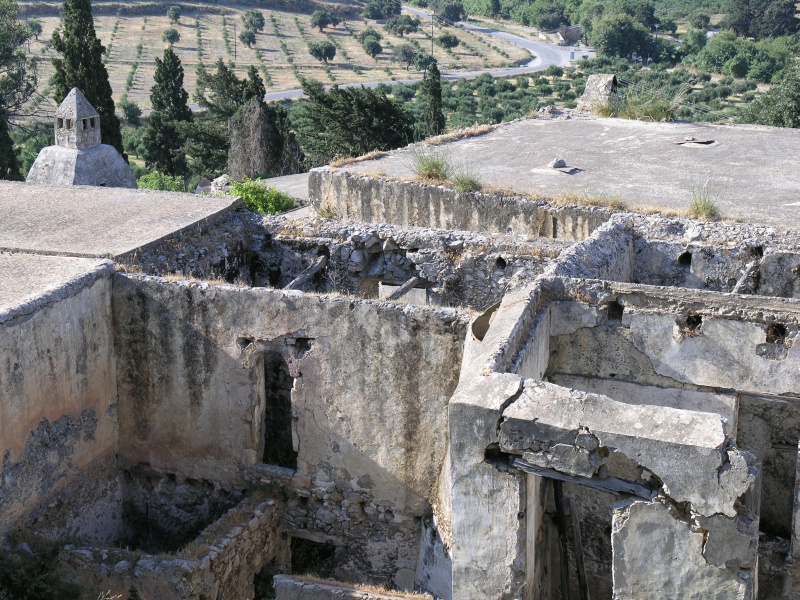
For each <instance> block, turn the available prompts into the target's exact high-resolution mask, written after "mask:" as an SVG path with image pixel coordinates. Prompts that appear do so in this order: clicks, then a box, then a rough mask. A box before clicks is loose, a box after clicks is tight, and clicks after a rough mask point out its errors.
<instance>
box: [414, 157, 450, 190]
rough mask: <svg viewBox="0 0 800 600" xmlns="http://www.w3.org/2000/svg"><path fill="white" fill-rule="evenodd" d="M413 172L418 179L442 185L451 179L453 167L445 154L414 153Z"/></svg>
mask: <svg viewBox="0 0 800 600" xmlns="http://www.w3.org/2000/svg"><path fill="white" fill-rule="evenodd" d="M412 170H413V171H414V175H416V177H417V179H420V180H422V181H426V182H437V183H441V182H444V181H447V180H448V179H449V178H450V174H451V172H452V170H453V167H452V165H451V164H450V161H449V159H448V158H447V156H445V155H444V153H442V152H436V151H423V152H414V154H413V157H412Z"/></svg>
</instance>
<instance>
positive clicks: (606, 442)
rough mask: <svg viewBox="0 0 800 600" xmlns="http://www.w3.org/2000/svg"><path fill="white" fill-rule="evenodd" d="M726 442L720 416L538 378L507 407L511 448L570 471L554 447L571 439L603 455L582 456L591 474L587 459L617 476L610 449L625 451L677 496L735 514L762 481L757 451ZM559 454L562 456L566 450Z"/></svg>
mask: <svg viewBox="0 0 800 600" xmlns="http://www.w3.org/2000/svg"><path fill="white" fill-rule="evenodd" d="M587 434H588V435H587ZM726 443H727V442H726V435H725V432H724V431H723V428H722V423H721V421H720V418H719V415H717V414H713V413H705V412H697V411H689V410H681V409H675V408H670V407H664V406H648V405H642V406H636V405H631V404H626V403H623V402H617V401H615V400H612V399H611V398H608V397H607V396H602V395H600V394H590V393H585V392H580V391H577V390H570V389H567V388H562V387H560V386H557V385H553V384H549V383H543V382H536V381H531V380H526V381H525V387H524V389H523V391H522V393H521V394H520V396H519V398H518V399H517V400H516V401H514V402H513V403H512V404H511V405H510V406H508V407H507V408H506V409H505V410H504V411H503V420H502V423H501V424H500V448H501V450H503V451H505V452H510V453H514V454H521V453H524V452H526V451H530V452H532V453H539V454H538V459H540V460H539V463H540V464H544V466H547V467H549V468H554V469H557V470H563V471H564V472H567V473H571V472H572V471H571V470H570V469H572V470H573V471H574V468H573V467H572V466H570V465H571V462H570V461H564V460H555V459H553V456H554V454H555V453H554V449H555V450H558V449H559V447H560V446H562V445H571V446H574V447H576V448H577V449H579V450H581V449H583V450H586V451H587V452H589V453H590V454H591V453H596V454H597V455H598V456H599V457H600V459H601V460H600V461H590V460H589V459H588V458H585V460H583V463H582V465H581V469H582V470H581V474H582V475H584V476H585V475H587V472H586V468H587V465H597V468H598V470H597V472H598V473H599V469H600V468H602V465H605V466H606V468H607V469H612V472H611V473H610V475H612V476H613V475H614V472H613V464H612V463H610V462H608V460H607V458H608V456H610V455H609V454H608V452H609V451H610V452H611V453H619V454H621V455H623V456H624V457H627V459H628V460H629V461H631V462H632V463H633V464H635V465H638V468H639V469H640V471H641V472H642V473H643V471H642V470H643V469H646V470H647V471H649V472H650V473H653V474H655V476H656V477H658V479H659V480H660V481H661V482H663V487H662V490H663V492H664V493H665V494H667V495H668V496H669V497H671V498H672V499H673V500H675V501H676V502H690V503H691V505H692V510H693V511H695V512H697V513H699V514H701V515H707V516H710V515H713V514H716V513H722V514H725V515H728V516H731V517H732V516H735V515H736V514H737V508H736V506H735V503H736V500H737V498H738V497H739V496H740V495H742V494H744V493H745V492H747V491H748V490H749V489H750V488H751V487H752V486H753V485H754V483H755V480H756V476H757V467H756V466H754V463H753V460H752V459H753V457H752V456H751V455H750V454H749V453H746V452H740V451H738V450H736V449H735V448H730V447H728V446H727V445H726ZM598 446H600V447H604V448H605V449H606V450H603V451H600V450H599V449H598ZM558 454H560V455H562V456H563V455H564V452H563V449H560V450H559V451H558ZM542 461H544V462H542Z"/></svg>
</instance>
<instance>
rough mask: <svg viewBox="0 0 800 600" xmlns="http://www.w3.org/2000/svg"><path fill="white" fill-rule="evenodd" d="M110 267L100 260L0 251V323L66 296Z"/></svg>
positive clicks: (108, 262) (106, 262)
mask: <svg viewBox="0 0 800 600" xmlns="http://www.w3.org/2000/svg"><path fill="white" fill-rule="evenodd" d="M111 268H112V266H111V263H110V261H107V260H102V259H90V258H67V257H62V256H41V255H32V254H17V253H8V252H0V323H2V322H4V321H6V320H8V319H9V318H11V317H14V316H17V315H19V314H29V313H32V312H34V311H35V310H36V309H38V308H39V307H41V305H42V304H44V303H47V302H49V301H51V300H56V299H60V298H62V297H66V296H68V295H70V294H71V293H73V292H76V291H78V290H79V289H82V288H83V287H85V286H86V285H87V284H88V283H89V282H90V281H92V280H94V279H96V278H97V277H98V276H99V275H100V274H102V273H104V272H106V271H108V270H110V269H111ZM71 290H72V291H71Z"/></svg>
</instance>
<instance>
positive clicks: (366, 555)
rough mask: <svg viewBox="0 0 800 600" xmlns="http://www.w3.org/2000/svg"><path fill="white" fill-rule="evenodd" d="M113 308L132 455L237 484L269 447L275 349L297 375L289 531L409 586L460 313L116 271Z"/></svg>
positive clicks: (367, 572) (126, 448)
mask: <svg viewBox="0 0 800 600" xmlns="http://www.w3.org/2000/svg"><path fill="white" fill-rule="evenodd" d="M114 318H115V326H114V329H115V333H116V348H117V353H118V357H119V358H118V373H119V397H120V408H119V410H120V423H121V427H120V435H121V441H120V454H121V457H122V459H123V461H124V462H125V463H129V464H131V463H132V464H135V463H145V462H146V463H148V464H149V465H150V466H151V467H152V468H154V469H157V470H161V471H164V472H172V473H180V474H184V475H187V476H190V477H196V478H201V479H212V480H217V481H221V482H230V483H235V482H237V481H238V480H239V478H240V475H241V470H242V469H243V468H245V467H248V466H251V465H254V464H256V463H258V462H260V461H261V456H262V454H263V448H264V443H265V440H264V438H263V436H264V431H263V420H262V419H263V414H264V413H263V411H264V402H265V398H264V389H263V385H264V384H263V381H264V373H263V361H262V360H260V357H261V356H262V353H263V352H264V351H265V349H272V350H276V349H277V350H276V351H278V352H281V353H282V356H283V357H284V358H285V360H286V361H287V364H288V368H289V371H290V373H291V375H292V377H293V378H294V383H293V389H292V391H291V403H292V429H293V441H294V448H295V450H296V451H297V453H298V454H297V472H296V473H295V474H294V477H293V478H292V480H291V484H290V487H291V489H293V490H295V491H297V492H298V494H300V496H301V498H300V499H299V500H296V501H292V502H290V504H289V507H288V511H287V516H288V518H289V519H290V521H291V522H292V523H293V525H294V529H295V530H296V531H294V532H292V531H290V533H292V534H293V535H299V536H302V537H310V538H311V539H316V540H319V541H333V542H334V543H337V544H338V545H341V546H342V547H345V548H346V549H347V553H349V556H347V557H346V558H344V559H343V560H342V561H341V563H340V570H341V572H343V573H345V574H348V575H349V576H351V577H354V578H365V577H367V578H378V577H384V578H387V577H388V578H391V579H392V581H393V582H394V584H396V585H397V586H398V587H401V588H409V587H411V586H412V585H413V581H414V576H415V570H416V566H417V559H418V554H419V547H418V538H419V534H420V524H419V519H420V518H422V517H423V516H425V515H426V514H427V513H429V511H430V503H429V502H430V498H431V497H432V496H433V490H434V487H435V485H436V482H437V478H438V476H439V470H440V468H441V466H442V463H443V461H444V455H445V451H446V446H447V425H446V414H447V403H448V399H449V396H450V394H451V392H452V390H453V388H454V387H455V383H456V378H457V376H458V369H459V365H460V359H461V352H462V345H463V339H464V335H465V332H466V324H467V317H466V315H465V314H464V313H459V312H457V311H455V310H453V309H439V310H430V309H422V308H416V307H405V306H399V305H394V304H391V303H383V304H379V303H371V302H365V301H358V300H354V299H348V298H341V297H338V298H331V297H323V296H309V295H304V294H300V293H297V292H291V293H284V292H278V291H273V290H267V289H246V288H241V289H239V288H234V287H232V286H218V287H209V286H208V285H206V284H200V285H198V284H191V285H190V284H188V283H186V282H184V283H166V282H164V281H162V280H157V279H153V278H147V277H129V276H122V275H117V276H116V277H115V285H114ZM176 416H178V418H176ZM266 443H269V440H267V441H266Z"/></svg>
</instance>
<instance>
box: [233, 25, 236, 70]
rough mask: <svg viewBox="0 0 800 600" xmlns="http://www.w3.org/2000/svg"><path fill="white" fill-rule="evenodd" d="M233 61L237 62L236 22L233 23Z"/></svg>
mask: <svg viewBox="0 0 800 600" xmlns="http://www.w3.org/2000/svg"><path fill="white" fill-rule="evenodd" d="M233 61H234V62H236V21H234V22H233Z"/></svg>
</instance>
